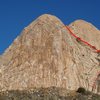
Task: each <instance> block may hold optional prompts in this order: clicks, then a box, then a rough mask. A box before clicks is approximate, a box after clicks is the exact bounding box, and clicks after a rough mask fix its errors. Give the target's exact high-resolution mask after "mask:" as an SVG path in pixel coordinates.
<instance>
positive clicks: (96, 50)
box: [66, 26, 100, 53]
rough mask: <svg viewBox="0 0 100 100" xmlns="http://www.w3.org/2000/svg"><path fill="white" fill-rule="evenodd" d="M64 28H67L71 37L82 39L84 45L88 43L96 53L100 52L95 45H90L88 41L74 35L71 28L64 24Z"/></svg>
mask: <svg viewBox="0 0 100 100" xmlns="http://www.w3.org/2000/svg"><path fill="white" fill-rule="evenodd" d="M66 29H67V30H68V31H69V33H70V34H71V35H72V36H73V37H75V38H76V39H77V40H79V41H82V42H83V43H84V44H86V45H88V46H89V47H91V48H92V49H94V50H95V52H96V53H100V50H98V49H97V48H96V47H95V46H93V45H91V44H90V43H88V42H86V41H85V40H83V39H81V38H80V37H78V36H76V35H75V34H74V33H73V32H72V31H71V29H70V28H69V27H68V26H66Z"/></svg>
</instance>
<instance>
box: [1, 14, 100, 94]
mask: <svg viewBox="0 0 100 100" xmlns="http://www.w3.org/2000/svg"><path fill="white" fill-rule="evenodd" d="M69 27H70V28H71V29H72V31H73V32H74V33H75V34H77V35H78V36H80V37H81V38H83V39H84V40H86V41H88V42H89V43H91V44H92V45H95V46H96V47H97V48H98V49H100V31H99V30H98V29H96V28H95V27H94V26H93V25H91V24H90V23H87V22H85V21H83V20H77V21H75V22H73V23H71V24H70V25H69ZM99 70H100V61H99V55H98V54H97V53H94V51H93V49H91V48H90V47H88V46H86V45H85V44H84V43H82V42H79V41H77V40H76V39H75V38H74V37H73V36H72V35H70V34H69V31H68V30H67V29H66V28H65V25H64V24H63V23H62V22H61V21H60V20H59V19H58V18H56V17H55V16H52V15H47V14H45V15H42V16H40V17H39V18H37V19H36V20H35V21H33V22H32V23H31V24H30V25H29V26H28V27H26V28H25V29H24V30H23V31H22V33H21V35H20V36H18V37H17V38H16V39H15V40H14V42H13V43H12V44H11V46H9V48H8V49H7V50H6V51H5V52H4V53H3V55H2V56H1V57H0V90H3V91H4V90H24V89H31V88H34V87H36V88H39V87H44V88H46V87H51V86H56V87H61V88H66V89H69V90H77V89H78V88H79V87H84V88H86V89H87V90H90V91H91V90H92V85H93V83H94V81H95V78H96V77H97V75H98V72H99ZM94 92H96V93H97V89H94Z"/></svg>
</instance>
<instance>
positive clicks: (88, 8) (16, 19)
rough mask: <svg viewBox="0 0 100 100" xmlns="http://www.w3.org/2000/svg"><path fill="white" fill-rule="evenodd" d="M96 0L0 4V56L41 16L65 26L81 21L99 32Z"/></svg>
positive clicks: (98, 2) (8, 0)
mask: <svg viewBox="0 0 100 100" xmlns="http://www.w3.org/2000/svg"><path fill="white" fill-rule="evenodd" d="M99 10H100V0H0V54H2V53H3V52H4V50H5V49H6V48H7V47H8V46H9V45H10V44H11V43H12V42H13V40H14V39H15V38H16V37H17V36H18V35H19V34H20V32H21V31H22V30H23V28H24V27H26V26H27V25H28V24H29V23H31V22H32V21H33V20H35V19H36V18H37V17H38V16H40V15H42V14H45V13H47V14H53V15H55V16H57V17H59V18H60V19H61V20H62V21H63V22H64V23H65V24H70V23H71V22H73V21H75V20H77V19H83V20H86V21H88V22H91V23H92V24H94V25H95V26H96V27H97V28H98V29H100V11H99Z"/></svg>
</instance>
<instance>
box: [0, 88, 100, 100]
mask: <svg viewBox="0 0 100 100" xmlns="http://www.w3.org/2000/svg"><path fill="white" fill-rule="evenodd" d="M0 100H100V95H97V94H93V93H91V92H88V91H85V89H83V88H80V89H79V90H77V91H70V92H68V90H65V89H61V88H56V87H51V88H38V89H33V90H29V91H28V90H24V91H18V90H16V91H14V90H12V91H6V92H0Z"/></svg>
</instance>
